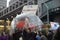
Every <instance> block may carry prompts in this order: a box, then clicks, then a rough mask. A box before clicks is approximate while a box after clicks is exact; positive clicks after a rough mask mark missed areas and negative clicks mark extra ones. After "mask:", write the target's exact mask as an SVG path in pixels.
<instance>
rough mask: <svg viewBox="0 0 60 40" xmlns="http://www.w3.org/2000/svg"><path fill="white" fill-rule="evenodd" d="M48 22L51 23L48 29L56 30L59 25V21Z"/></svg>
mask: <svg viewBox="0 0 60 40" xmlns="http://www.w3.org/2000/svg"><path fill="white" fill-rule="evenodd" d="M50 24H51V28H50V30H56V29H58V27H59V23H57V22H50Z"/></svg>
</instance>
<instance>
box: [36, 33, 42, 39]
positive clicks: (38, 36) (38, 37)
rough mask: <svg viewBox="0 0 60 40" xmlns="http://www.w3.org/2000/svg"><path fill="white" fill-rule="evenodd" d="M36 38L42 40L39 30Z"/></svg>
mask: <svg viewBox="0 0 60 40" xmlns="http://www.w3.org/2000/svg"><path fill="white" fill-rule="evenodd" d="M36 40H41V38H40V35H39V32H37V35H36Z"/></svg>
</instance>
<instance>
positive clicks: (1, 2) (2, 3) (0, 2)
mask: <svg viewBox="0 0 60 40" xmlns="http://www.w3.org/2000/svg"><path fill="white" fill-rule="evenodd" d="M6 6H7V0H0V10H2V9H3V8H5V7H6Z"/></svg>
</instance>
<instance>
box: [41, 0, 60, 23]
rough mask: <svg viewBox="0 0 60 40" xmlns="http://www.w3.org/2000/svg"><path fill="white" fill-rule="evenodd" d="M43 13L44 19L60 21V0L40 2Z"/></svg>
mask: <svg viewBox="0 0 60 40" xmlns="http://www.w3.org/2000/svg"><path fill="white" fill-rule="evenodd" d="M40 5H41V9H42V11H41V12H42V13H41V15H40V18H41V19H42V20H43V21H44V22H47V21H48V20H49V22H51V21H53V22H58V23H60V16H59V15H60V0H47V1H45V2H43V3H41V4H40Z"/></svg>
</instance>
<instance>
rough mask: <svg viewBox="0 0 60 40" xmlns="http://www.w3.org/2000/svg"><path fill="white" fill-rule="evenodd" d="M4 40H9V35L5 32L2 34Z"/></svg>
mask: <svg viewBox="0 0 60 40" xmlns="http://www.w3.org/2000/svg"><path fill="white" fill-rule="evenodd" d="M2 40H8V35H6V33H5V32H3V33H2Z"/></svg>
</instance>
